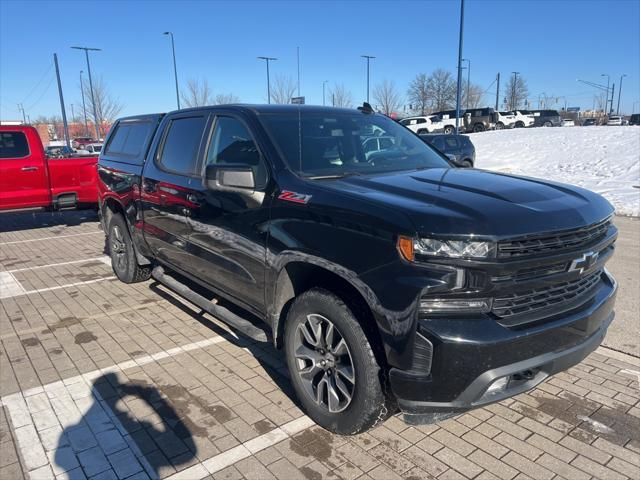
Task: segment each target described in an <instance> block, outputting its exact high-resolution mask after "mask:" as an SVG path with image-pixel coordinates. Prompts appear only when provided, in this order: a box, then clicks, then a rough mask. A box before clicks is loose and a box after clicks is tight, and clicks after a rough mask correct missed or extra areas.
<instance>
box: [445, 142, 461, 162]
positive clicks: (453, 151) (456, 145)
mask: <svg viewBox="0 0 640 480" xmlns="http://www.w3.org/2000/svg"><path fill="white" fill-rule="evenodd" d="M444 152H445V153H446V154H448V155H453V156H454V157H456V159H455V162H456V163H460V161H461V160H462V151H461V149H460V141H459V140H458V137H456V136H455V135H447V136H446V137H444Z"/></svg>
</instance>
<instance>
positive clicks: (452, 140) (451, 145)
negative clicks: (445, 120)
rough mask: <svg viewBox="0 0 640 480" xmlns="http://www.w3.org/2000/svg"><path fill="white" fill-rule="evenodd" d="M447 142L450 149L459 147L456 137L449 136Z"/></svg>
mask: <svg viewBox="0 0 640 480" xmlns="http://www.w3.org/2000/svg"><path fill="white" fill-rule="evenodd" d="M446 142H447V148H448V149H449V150H450V149H452V148H458V141H457V140H456V139H455V138H453V137H451V136H449V137H447V138H446Z"/></svg>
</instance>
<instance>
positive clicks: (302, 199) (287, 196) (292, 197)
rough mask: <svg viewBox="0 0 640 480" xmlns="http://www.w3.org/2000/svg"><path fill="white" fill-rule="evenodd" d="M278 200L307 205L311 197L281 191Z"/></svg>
mask: <svg viewBox="0 0 640 480" xmlns="http://www.w3.org/2000/svg"><path fill="white" fill-rule="evenodd" d="M278 199H279V200H285V201H287V202H293V203H304V204H307V203H309V200H311V195H305V194H304V193H296V192H291V191H289V190H283V191H282V192H281V193H280V195H278Z"/></svg>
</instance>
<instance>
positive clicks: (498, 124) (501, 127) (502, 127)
mask: <svg viewBox="0 0 640 480" xmlns="http://www.w3.org/2000/svg"><path fill="white" fill-rule="evenodd" d="M503 129H504V123H502V122H498V123H496V130H503Z"/></svg>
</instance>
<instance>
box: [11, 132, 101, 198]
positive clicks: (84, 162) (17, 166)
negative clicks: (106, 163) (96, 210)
mask: <svg viewBox="0 0 640 480" xmlns="http://www.w3.org/2000/svg"><path fill="white" fill-rule="evenodd" d="M65 148H66V147H65ZM97 160H98V157H97V155H95V154H94V155H93V156H92V157H85V158H78V157H55V158H51V157H47V155H46V154H45V150H44V147H43V146H42V141H41V140H40V136H39V135H38V132H37V130H36V129H35V128H33V127H31V126H24V125H15V126H14V125H11V126H9V125H6V126H0V210H21V209H43V208H54V209H63V208H65V209H66V208H74V207H79V206H84V205H88V206H90V205H93V206H95V205H96V203H97V202H98V187H97V180H96V178H97V177H96V163H97Z"/></svg>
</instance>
